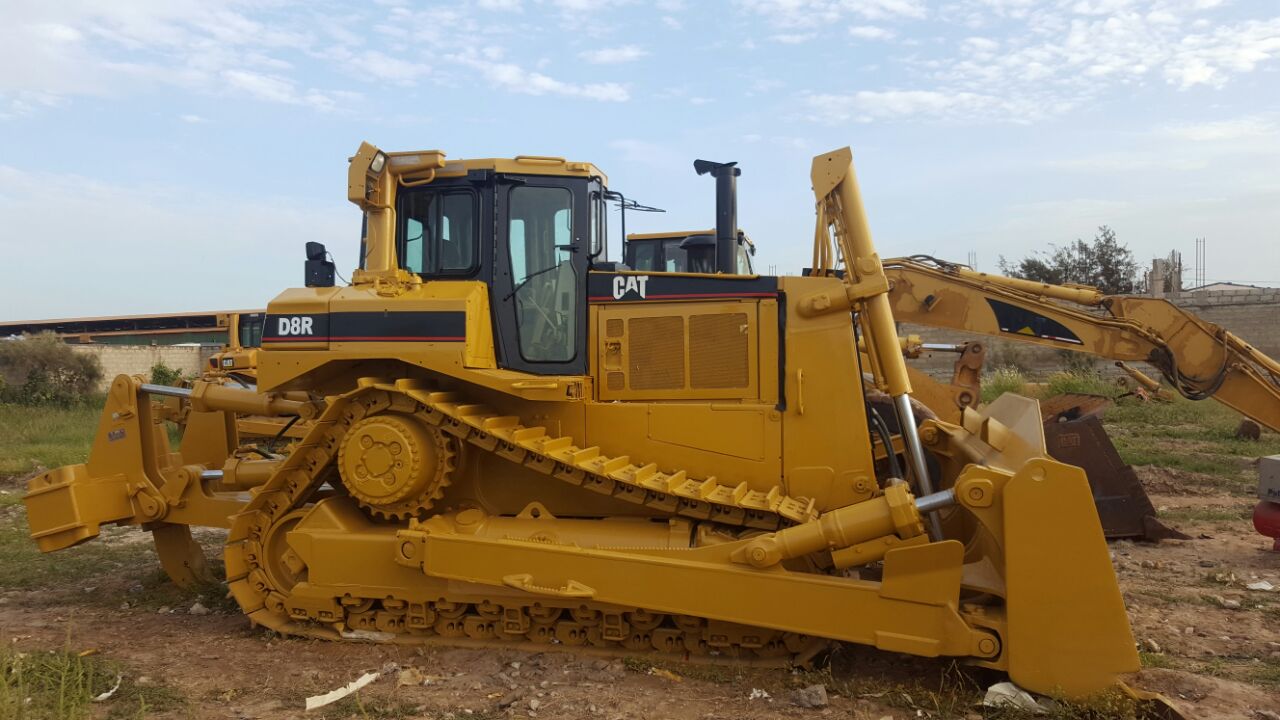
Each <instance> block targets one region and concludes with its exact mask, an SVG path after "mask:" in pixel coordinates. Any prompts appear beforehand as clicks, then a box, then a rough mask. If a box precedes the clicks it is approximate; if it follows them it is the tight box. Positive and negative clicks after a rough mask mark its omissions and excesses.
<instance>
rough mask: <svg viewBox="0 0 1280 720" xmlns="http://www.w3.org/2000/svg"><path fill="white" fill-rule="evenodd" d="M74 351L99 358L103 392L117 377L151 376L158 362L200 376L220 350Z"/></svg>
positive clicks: (77, 348)
mask: <svg viewBox="0 0 1280 720" xmlns="http://www.w3.org/2000/svg"><path fill="white" fill-rule="evenodd" d="M71 349H72V350H75V351H76V352H78V353H83V354H86V355H95V356H97V358H98V361H99V362H101V363H102V388H101V389H103V390H105V389H106V388H107V387H109V386H110V385H111V381H112V380H114V379H115V377H116V376H117V375H144V376H149V375H150V373H151V367H152V366H153V365H155V364H156V363H158V362H163V363H164V364H165V365H168V366H169V367H171V368H173V369H175V370H181V371H182V374H183V375H198V374H199V373H200V372H201V370H202V369H203V368H204V364H205V363H206V362H207V361H208V359H209V356H210V355H212V354H213V353H215V352H217V348H215V347H212V346H205V345H201V346H195V345H72V346H71Z"/></svg>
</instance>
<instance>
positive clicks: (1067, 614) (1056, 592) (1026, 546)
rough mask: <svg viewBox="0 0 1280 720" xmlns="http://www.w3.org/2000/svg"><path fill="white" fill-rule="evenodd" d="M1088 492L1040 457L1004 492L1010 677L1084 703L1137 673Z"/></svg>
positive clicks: (1068, 472) (1078, 478)
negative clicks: (1122, 676)
mask: <svg viewBox="0 0 1280 720" xmlns="http://www.w3.org/2000/svg"><path fill="white" fill-rule="evenodd" d="M1087 488H1088V480H1087V479H1086V478H1085V477H1084V473H1083V472H1081V470H1080V469H1079V468H1075V467H1070V466H1066V465H1060V464H1058V463H1054V462H1050V461H1044V460H1039V461H1033V462H1032V463H1029V464H1028V465H1027V466H1026V467H1024V468H1023V469H1022V470H1020V471H1019V472H1018V473H1017V475H1015V476H1014V477H1013V479H1012V480H1010V481H1009V483H1008V485H1006V486H1005V489H1004V497H1003V504H1004V507H1003V520H1004V538H1003V544H1004V551H1005V558H1004V561H1005V573H1006V581H1005V582H1006V587H1007V590H1008V598H1007V602H1008V610H1007V613H1008V635H1007V640H1006V646H1007V647H1008V662H1009V677H1010V678H1011V679H1012V680H1013V681H1014V682H1015V683H1017V684H1019V685H1021V686H1022V687H1025V688H1032V689H1034V690H1035V691H1037V692H1045V693H1049V694H1059V693H1061V694H1064V695H1066V696H1068V697H1083V696H1086V695H1088V694H1090V693H1092V692H1097V691H1098V690H1099V689H1101V688H1104V687H1106V686H1108V685H1110V684H1111V683H1113V682H1114V681H1115V678H1116V677H1117V676H1118V675H1120V674H1123V673H1127V672H1136V671H1137V670H1138V669H1139V667H1140V663H1139V660H1138V652H1137V649H1136V648H1135V647H1134V643H1133V633H1132V631H1131V629H1130V627H1129V616H1128V614H1127V613H1126V611H1125V606H1124V599H1123V598H1122V597H1121V594H1120V586H1119V585H1118V584H1117V582H1116V575H1115V569H1114V567H1112V564H1111V552H1110V550H1109V549H1108V548H1107V543H1106V540H1105V539H1104V538H1103V536H1102V528H1101V527H1100V526H1099V522H1098V514H1097V513H1096V512H1095V511H1094V509H1093V502H1092V498H1091V497H1090V494H1089V492H1088V489H1087ZM1055 689H1056V692H1055Z"/></svg>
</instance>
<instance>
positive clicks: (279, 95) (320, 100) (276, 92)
mask: <svg viewBox="0 0 1280 720" xmlns="http://www.w3.org/2000/svg"><path fill="white" fill-rule="evenodd" d="M222 77H223V79H225V80H226V82H227V85H229V86H230V87H231V88H232V89H234V90H239V91H241V92H243V93H245V94H247V95H249V96H251V97H253V98H255V99H258V100H265V101H267V102H276V103H284V104H286V105H306V106H309V107H312V108H315V109H317V110H333V109H334V108H335V107H336V106H337V102H336V100H335V97H334V96H333V95H332V94H329V93H324V92H320V91H318V90H307V91H300V90H298V89H297V87H295V86H294V84H293V81H291V80H289V79H287V78H282V77H279V76H275V75H264V74H262V73H256V72H249V71H247V70H225V71H223V73H222Z"/></svg>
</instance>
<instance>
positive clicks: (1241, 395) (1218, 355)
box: [884, 256, 1280, 432]
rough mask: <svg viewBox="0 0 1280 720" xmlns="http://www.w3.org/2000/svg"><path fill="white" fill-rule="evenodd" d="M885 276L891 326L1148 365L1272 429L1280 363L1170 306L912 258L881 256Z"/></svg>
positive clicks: (1279, 397) (1189, 393)
mask: <svg viewBox="0 0 1280 720" xmlns="http://www.w3.org/2000/svg"><path fill="white" fill-rule="evenodd" d="M884 270H885V276H886V277H887V278H888V279H889V285H890V290H889V296H888V297H889V302H890V304H891V306H892V307H893V316H894V319H896V320H897V321H899V322H909V323H916V324H919V325H927V326H930V327H939V328H949V329H954V330H962V331H967V332H975V333H981V334H984V335H991V336H995V337H1001V338H1005V339H1007V340H1018V341H1021V342H1028V343H1033V344H1037V345H1045V346H1048V347H1054V348H1058V349H1062V350H1071V351H1073V352H1080V353H1085V354H1089V355H1097V356H1099V357H1104V358H1108V359H1111V360H1117V361H1142V362H1146V363H1150V364H1151V365H1153V366H1155V367H1156V368H1157V369H1159V370H1160V372H1161V374H1163V375H1164V377H1165V379H1166V380H1168V382H1169V383H1170V384H1171V385H1172V386H1173V387H1174V388H1176V389H1177V390H1178V392H1180V393H1181V394H1182V395H1183V396H1185V397H1187V398H1190V399H1192V400H1203V399H1205V398H1209V397H1211V398H1213V399H1215V400H1217V401H1219V402H1221V403H1223V404H1224V405H1227V406H1228V407H1231V408H1232V409H1234V410H1236V411H1238V412H1240V413H1242V414H1244V415H1246V416H1248V417H1250V418H1252V419H1254V420H1256V421H1257V422H1259V423H1261V424H1263V425H1265V426H1267V427H1269V428H1271V429H1272V430H1276V431H1278V432H1280V363H1277V362H1276V361H1275V360H1273V359H1271V358H1270V357H1268V356H1267V355H1265V354H1263V353H1262V352H1260V351H1259V350H1258V349H1257V348H1255V347H1253V346H1252V345H1250V344H1248V343H1246V342H1245V341H1244V340H1242V339H1241V338H1239V337H1238V336H1236V335H1234V334H1232V333H1230V332H1228V331H1226V330H1224V329H1222V328H1221V327H1219V326H1217V325H1214V324H1213V323H1210V322H1206V321H1205V320H1202V319H1200V318H1198V317H1196V316H1195V315H1193V314H1191V313H1189V312H1187V311H1186V310H1183V309H1182V308H1180V307H1178V306H1176V305H1174V304H1173V303H1171V302H1169V301H1168V300H1164V299H1162V298H1147V297H1134V296H1124V295H1104V294H1102V293H1101V292H1099V291H1098V290H1097V289H1095V288H1090V287H1085V286H1061V285H1048V284H1044V283H1038V282H1033V281H1029V280H1019V279H1016V278H1006V277H1001V276H999V275H990V274H987V273H980V272H977V271H974V270H971V269H969V268H967V267H964V266H961V265H954V264H950V263H944V262H940V261H937V260H934V259H932V258H922V257H919V256H917V257H912V258H894V259H890V260H887V261H885V264H884Z"/></svg>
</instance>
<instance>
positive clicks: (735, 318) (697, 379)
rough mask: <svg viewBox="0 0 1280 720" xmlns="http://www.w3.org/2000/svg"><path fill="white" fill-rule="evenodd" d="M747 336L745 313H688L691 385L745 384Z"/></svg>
mask: <svg viewBox="0 0 1280 720" xmlns="http://www.w3.org/2000/svg"><path fill="white" fill-rule="evenodd" d="M747 340H748V338H747V316H746V315H745V314H744V313H719V314H715V315H692V316H690V317H689V385H690V387H693V388H699V389H708V388H744V387H747V385H748V382H749V380H748V375H749V369H750V358H749V357H748V350H749V343H748V342H747Z"/></svg>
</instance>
